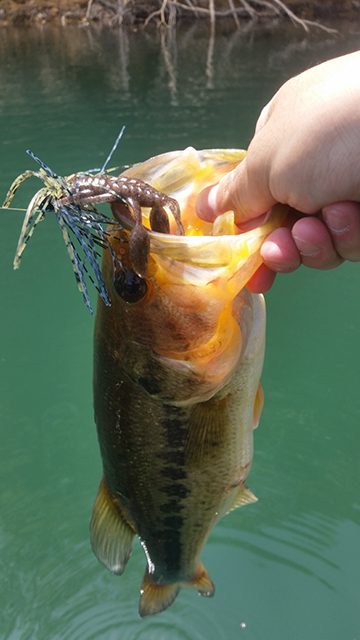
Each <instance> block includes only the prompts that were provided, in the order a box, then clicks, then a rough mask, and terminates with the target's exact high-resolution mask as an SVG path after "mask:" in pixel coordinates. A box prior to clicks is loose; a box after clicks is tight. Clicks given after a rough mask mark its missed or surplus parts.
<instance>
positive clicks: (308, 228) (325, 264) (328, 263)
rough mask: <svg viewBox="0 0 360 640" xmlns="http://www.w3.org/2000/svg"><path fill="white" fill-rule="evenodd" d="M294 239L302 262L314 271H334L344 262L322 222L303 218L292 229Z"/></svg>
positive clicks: (312, 218) (316, 219)
mask: <svg viewBox="0 0 360 640" xmlns="http://www.w3.org/2000/svg"><path fill="white" fill-rule="evenodd" d="M291 233H292V237H293V240H294V242H295V245H296V247H297V249H298V251H299V253H300V256H301V261H302V263H303V264H304V265H306V266H307V267H312V268H313V269H333V268H334V267H337V266H338V265H339V264H341V262H342V258H341V257H340V256H339V255H338V254H337V252H336V250H335V247H334V245H333V242H332V239H331V235H330V232H329V230H328V229H327V227H326V225H325V224H324V222H323V221H322V220H319V219H318V218H314V217H310V216H309V217H306V218H301V219H300V220H298V221H297V222H295V224H294V226H293V228H292V231H291Z"/></svg>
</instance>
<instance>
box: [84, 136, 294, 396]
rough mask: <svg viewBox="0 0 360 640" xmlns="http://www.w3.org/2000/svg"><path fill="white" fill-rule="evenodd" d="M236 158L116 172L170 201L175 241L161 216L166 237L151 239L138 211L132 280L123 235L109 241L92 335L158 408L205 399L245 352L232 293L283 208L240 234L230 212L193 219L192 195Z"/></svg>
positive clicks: (171, 159)
mask: <svg viewBox="0 0 360 640" xmlns="http://www.w3.org/2000/svg"><path fill="white" fill-rule="evenodd" d="M244 156H245V152H244V151H241V150H208V151H196V150H195V149H193V148H189V149H186V150H184V151H179V152H171V153H166V154H162V155H160V156H156V157H155V158H151V159H150V160H148V161H146V162H143V163H141V164H138V165H135V166H134V167H132V168H131V169H130V170H128V171H126V172H125V175H127V176H129V177H136V178H137V179H141V180H144V181H146V182H148V183H149V184H151V185H152V186H153V187H154V188H156V189H157V190H159V191H161V192H163V193H166V194H168V195H170V196H171V197H172V198H174V199H176V200H177V201H178V203H179V206H180V211H181V218H182V222H183V226H184V229H185V235H183V236H182V235H176V225H175V221H173V220H171V216H170V233H158V232H155V231H152V230H151V229H150V223H149V218H150V209H142V213H143V225H144V227H145V228H146V227H147V230H146V234H145V235H146V242H147V243H148V247H147V251H148V262H147V270H146V274H145V275H144V276H143V277H140V276H139V275H138V274H137V273H136V272H135V271H134V270H133V269H132V264H131V258H130V255H129V232H128V231H126V230H122V231H121V232H117V231H114V232H112V237H111V247H112V251H109V250H105V255H104V261H103V274H104V279H105V282H106V286H107V287H108V290H109V293H110V298H111V307H110V308H108V307H105V305H104V304H103V303H102V302H101V301H100V302H99V307H98V314H97V315H98V321H97V329H96V335H97V336H98V338H99V339H102V340H107V341H108V343H109V344H111V345H113V346H112V347H111V348H112V349H113V353H114V358H117V359H118V361H119V366H121V367H123V368H124V367H126V371H127V374H128V375H129V376H130V377H131V378H132V379H133V380H135V381H137V382H138V383H139V384H142V385H143V386H144V388H145V389H146V391H148V392H149V393H152V394H154V395H159V396H160V397H161V399H162V400H163V401H170V400H171V401H172V402H173V403H178V404H182V403H183V404H184V403H185V404H186V403H189V402H198V401H203V400H207V399H209V398H210V397H211V396H212V395H214V394H215V393H216V392H217V391H218V390H219V388H220V387H221V386H223V385H224V382H225V381H226V380H227V379H228V378H229V377H230V376H231V374H232V372H233V370H234V367H235V366H236V363H237V361H238V359H239V355H240V353H241V352H242V350H243V349H244V346H246V345H245V342H246V336H245V335H244V334H245V333H246V331H245V330H244V325H243V326H241V322H240V321H239V318H240V317H241V315H243V311H244V308H245V306H248V304H249V296H248V295H247V296H245V297H244V295H242V292H243V291H244V288H245V287H246V283H247V282H248V280H249V279H250V278H251V276H252V275H253V274H254V273H255V271H256V270H257V268H258V267H259V266H260V265H261V262H262V260H261V256H260V247H261V244H262V242H263V240H264V239H265V238H266V236H267V235H268V234H269V233H270V232H271V231H272V230H273V229H274V228H276V227H277V226H280V225H281V223H282V222H283V220H284V217H285V212H284V208H282V207H281V206H280V205H279V206H278V207H275V208H274V211H273V212H272V215H271V216H270V218H269V220H268V221H267V222H266V223H265V224H263V225H262V226H261V227H258V228H256V229H253V230H251V231H248V232H246V233H240V232H239V229H238V228H237V227H236V225H235V224H234V214H233V212H231V211H230V212H227V213H225V214H223V215H222V216H219V218H217V219H216V220H215V221H214V222H207V221H203V220H200V219H199V218H198V216H197V215H196V212H195V201H196V197H197V194H198V193H199V192H200V191H201V190H202V189H203V188H205V187H206V186H208V185H210V184H213V183H214V182H216V181H218V180H219V179H220V178H221V176H222V175H224V174H225V173H226V172H227V171H230V170H231V169H233V168H234V167H235V166H236V165H237V164H238V162H240V161H241V160H242V159H243V158H244ZM113 206H116V207H118V205H117V204H116V205H113ZM119 206H122V205H119ZM144 242H145V240H144ZM114 256H115V258H116V259H115V260H114Z"/></svg>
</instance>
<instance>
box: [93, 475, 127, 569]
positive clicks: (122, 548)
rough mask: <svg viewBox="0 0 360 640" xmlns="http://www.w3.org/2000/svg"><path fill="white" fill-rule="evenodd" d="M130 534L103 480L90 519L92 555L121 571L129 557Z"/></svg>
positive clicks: (108, 566)
mask: <svg viewBox="0 0 360 640" xmlns="http://www.w3.org/2000/svg"><path fill="white" fill-rule="evenodd" d="M133 537H134V531H133V530H132V529H131V527H130V526H129V525H128V523H127V522H126V520H125V518H124V516H123V515H122V513H121V509H120V506H118V504H117V503H115V500H114V499H113V498H112V497H111V495H110V493H109V491H108V489H107V486H106V484H105V481H104V480H102V481H101V483H100V487H99V491H98V494H97V496H96V500H95V504H94V508H93V513H92V517H91V521H90V542H91V547H92V550H93V552H94V554H95V556H96V557H97V559H98V560H99V561H100V562H102V564H104V565H105V567H107V569H109V570H110V571H112V572H113V573H116V574H118V575H120V574H121V573H122V572H123V571H124V569H125V566H126V563H127V561H128V559H129V557H130V554H131V549H132V540H133Z"/></svg>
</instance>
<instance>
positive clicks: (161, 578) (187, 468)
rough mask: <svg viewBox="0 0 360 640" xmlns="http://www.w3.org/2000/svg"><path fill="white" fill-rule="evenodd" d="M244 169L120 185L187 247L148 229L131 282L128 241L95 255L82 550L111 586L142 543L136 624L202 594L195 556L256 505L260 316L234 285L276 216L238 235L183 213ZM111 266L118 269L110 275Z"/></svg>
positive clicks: (142, 168)
mask: <svg viewBox="0 0 360 640" xmlns="http://www.w3.org/2000/svg"><path fill="white" fill-rule="evenodd" d="M243 156H244V152H241V151H223V150H215V151H207V152H197V151H195V150H194V149H188V150H185V151H183V152H174V153H170V154H164V155H162V156H158V157H156V158H153V159H150V160H149V161H147V162H145V163H142V164H140V165H136V166H135V167H133V168H132V169H131V170H130V171H128V172H127V175H130V176H134V177H137V178H139V179H143V180H146V181H147V182H149V183H150V184H152V185H153V187H154V188H156V189H160V190H161V191H162V192H165V193H168V194H169V195H170V196H171V197H173V198H176V199H177V200H178V202H179V204H180V209H181V214H182V221H183V224H184V227H185V233H186V235H185V236H179V235H173V233H170V234H162V233H157V232H154V231H151V230H149V237H150V250H149V255H148V266H147V274H146V277H145V278H140V277H139V276H138V275H137V274H136V273H134V272H132V270H131V261H130V260H129V255H128V244H129V243H128V241H127V237H126V234H124V235H122V234H121V233H120V234H119V233H115V232H113V236H112V238H111V245H112V252H110V251H108V250H105V253H104V259H103V277H104V281H105V283H106V287H107V289H108V291H109V296H110V299H111V307H107V306H106V305H105V304H104V303H103V302H101V301H99V305H98V310H97V318H96V326H95V350H94V408H95V420H96V424H97V429H98V438H99V444H100V449H101V455H102V460H103V471H104V474H103V479H102V481H101V484H100V489H99V493H98V496H97V499H96V502H95V506H94V510H93V515H92V520H91V541H92V547H93V550H94V552H95V554H96V555H97V557H98V559H99V560H100V561H101V562H103V563H104V564H105V565H106V566H107V567H108V568H109V569H110V570H111V571H113V572H114V573H118V574H121V573H122V572H123V570H124V568H125V565H126V563H127V560H128V558H129V556H130V553H131V548H132V542H133V538H134V536H135V535H137V536H138V537H139V538H140V541H141V544H142V547H143V549H144V552H145V556H146V560H147V568H146V571H145V575H144V579H143V583H142V586H141V590H140V605H139V611H140V615H142V616H145V615H149V614H153V613H157V612H160V611H162V610H163V609H165V608H166V607H168V606H169V605H170V604H171V603H172V602H173V600H174V599H175V597H176V596H177V594H178V592H179V589H180V588H181V587H183V586H192V587H194V588H196V589H197V590H198V591H199V593H200V594H201V595H203V596H211V595H213V593H214V584H213V582H212V580H211V579H210V577H209V575H208V573H207V571H206V569H205V568H204V566H203V565H202V563H201V560H200V554H201V550H202V548H203V547H204V544H205V542H206V540H207V538H208V536H209V534H210V532H211V530H212V529H213V527H214V525H215V524H216V522H217V521H218V520H219V519H220V518H221V517H222V516H223V515H225V514H226V513H227V512H229V511H231V510H232V509H233V508H235V507H237V506H241V505H245V504H247V503H250V502H254V501H255V500H256V498H255V496H254V495H253V494H252V493H251V491H250V490H249V489H248V488H247V486H246V484H245V481H246V478H247V476H248V474H249V471H250V467H251V462H252V457H253V430H254V428H255V427H256V426H257V424H258V421H259V417H260V413H261V408H262V402H263V399H262V390H261V385H260V375H261V370H262V364H263V357H264V343H265V305H264V300H263V297H262V296H259V295H254V294H251V293H250V292H249V291H247V290H246V288H245V284H246V282H247V280H248V279H249V277H250V276H251V275H252V274H253V273H254V271H255V270H256V268H257V267H258V266H259V265H260V263H261V258H260V255H259V249H260V246H261V243H262V241H263V239H264V238H265V237H266V235H267V234H268V233H269V232H270V231H271V229H272V228H274V227H275V226H278V225H279V224H280V223H281V219H282V214H281V213H279V214H276V213H275V214H273V216H272V218H271V221H270V222H268V223H267V224H266V225H264V226H263V227H261V228H260V229H256V230H253V231H251V232H248V233H246V234H238V233H236V228H235V226H234V223H233V215H232V214H231V213H230V214H225V216H223V217H222V219H221V220H218V221H217V222H216V223H215V224H214V225H212V224H210V223H207V222H201V221H200V220H199V219H197V218H196V216H195V213H194V201H195V197H196V193H197V192H198V191H199V190H200V189H201V188H203V187H204V186H206V185H207V184H210V183H211V182H214V181H215V180H217V179H219V177H220V176H221V175H222V173H224V172H225V171H227V170H230V169H231V168H233V166H235V164H236V163H237V162H238V161H239V160H241V159H242V158H243ZM144 218H145V224H146V211H145V212H144ZM174 224H175V223H174ZM224 232H225V235H224ZM211 234H218V235H211ZM113 254H116V255H117V256H118V257H121V264H122V265H123V267H124V268H123V269H122V270H120V271H119V270H118V271H116V269H115V273H114V261H113ZM127 267H128V269H127Z"/></svg>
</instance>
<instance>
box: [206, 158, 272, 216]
mask: <svg viewBox="0 0 360 640" xmlns="http://www.w3.org/2000/svg"><path fill="white" fill-rule="evenodd" d="M273 204H275V200H274V199H273V198H272V196H271V194H270V192H269V191H268V190H267V189H265V190H264V188H263V185H261V184H260V181H259V180H258V178H257V176H256V172H255V174H254V173H249V170H248V159H247V158H245V159H244V160H243V161H242V162H240V164H239V165H238V166H237V167H236V168H235V169H233V170H232V171H230V172H229V173H227V174H226V175H225V176H223V177H222V178H221V180H220V182H219V183H218V184H216V185H212V186H211V187H207V188H206V189H204V190H203V191H202V192H201V193H200V194H199V195H198V198H197V202H196V211H197V214H198V215H199V217H200V218H202V219H204V220H209V221H212V220H214V218H216V216H218V215H220V214H221V213H225V211H234V214H235V222H236V224H243V223H244V222H246V221H247V220H251V219H252V218H257V217H258V216H260V215H262V214H263V213H265V212H267V211H268V210H269V209H270V208H271V207H272V206H273Z"/></svg>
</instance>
